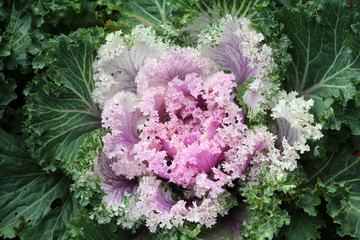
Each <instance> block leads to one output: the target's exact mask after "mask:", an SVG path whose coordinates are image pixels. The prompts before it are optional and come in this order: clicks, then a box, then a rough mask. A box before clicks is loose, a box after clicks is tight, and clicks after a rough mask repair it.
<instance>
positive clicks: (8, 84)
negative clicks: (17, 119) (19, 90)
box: [0, 73, 16, 119]
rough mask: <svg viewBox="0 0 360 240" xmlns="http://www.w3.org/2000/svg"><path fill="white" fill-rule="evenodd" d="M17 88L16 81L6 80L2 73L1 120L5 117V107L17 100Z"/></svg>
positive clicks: (0, 82)
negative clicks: (15, 91)
mask: <svg viewBox="0 0 360 240" xmlns="http://www.w3.org/2000/svg"><path fill="white" fill-rule="evenodd" d="M15 88H16V83H15V80H14V79H5V77H4V74H2V73H0V119H1V118H2V116H3V113H4V107H5V106H6V105H8V104H9V103H10V102H11V101H12V100H14V99H16V93H14V89H15Z"/></svg>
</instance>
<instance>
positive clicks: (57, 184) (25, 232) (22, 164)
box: [0, 129, 73, 240]
mask: <svg viewBox="0 0 360 240" xmlns="http://www.w3.org/2000/svg"><path fill="white" fill-rule="evenodd" d="M69 184H70V180H69V179H68V178H67V177H66V176H64V175H62V174H59V173H54V174H52V175H47V174H46V172H44V171H42V170H41V168H40V167H39V166H38V165H37V164H36V162H35V161H33V160H32V159H31V158H30V157H29V155H28V154H27V152H26V149H25V147H24V144H23V140H22V138H20V137H14V136H12V135H9V134H7V133H5V132H4V131H3V130H1V129H0V186H1V187H0V219H1V221H0V236H2V237H5V238H12V237H15V234H16V233H19V235H20V236H21V237H22V238H23V239H43V240H51V239H58V238H59V237H60V236H62V235H63V233H64V230H65V225H66V223H67V222H68V221H69V220H70V218H71V217H72V214H73V213H72V211H73V203H72V196H71V194H70V192H69Z"/></svg>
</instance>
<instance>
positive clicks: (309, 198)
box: [296, 191, 321, 216]
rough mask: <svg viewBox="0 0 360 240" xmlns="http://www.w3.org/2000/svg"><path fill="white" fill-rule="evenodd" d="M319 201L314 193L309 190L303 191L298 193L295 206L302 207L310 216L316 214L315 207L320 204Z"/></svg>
mask: <svg viewBox="0 0 360 240" xmlns="http://www.w3.org/2000/svg"><path fill="white" fill-rule="evenodd" d="M320 203H321V199H320V198H319V196H316V195H314V194H313V193H312V192H310V191H305V192H304V193H303V194H301V195H300V198H299V199H298V200H297V202H296V206H298V207H299V208H302V209H303V210H304V211H305V212H306V213H308V214H309V215H310V216H316V215H317V214H318V212H317V210H316V209H315V207H316V206H318V205H320Z"/></svg>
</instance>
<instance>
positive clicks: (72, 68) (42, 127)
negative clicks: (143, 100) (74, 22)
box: [25, 29, 104, 170]
mask: <svg viewBox="0 0 360 240" xmlns="http://www.w3.org/2000/svg"><path fill="white" fill-rule="evenodd" d="M103 37H104V34H103V31H102V30H100V29H91V30H82V31H78V32H75V33H73V34H71V35H70V36H69V37H67V36H60V37H59V38H58V39H56V40H54V41H53V42H52V43H51V45H50V48H49V49H48V50H47V52H48V56H47V59H48V62H47V65H48V70H47V71H46V72H45V73H44V74H43V75H38V78H37V79H36V81H35V82H36V84H34V85H32V86H31V87H30V88H29V89H28V90H27V91H28V94H27V95H28V96H27V110H28V115H29V119H28V122H27V128H26V129H25V130H27V131H28V132H29V133H30V135H31V138H29V139H28V144H29V145H30V146H31V148H32V151H33V156H34V157H35V158H40V162H41V163H45V166H47V167H49V168H50V169H52V170H54V169H55V166H54V165H53V163H54V160H62V161H65V162H67V161H71V160H72V159H73V158H74V157H75V155H76V153H77V151H78V149H79V147H80V145H81V143H82V142H83V140H84V138H85V137H86V136H87V135H88V133H89V132H91V131H92V130H94V129H96V128H98V127H100V113H99V110H98V108H97V106H96V105H95V104H94V102H93V101H92V99H91V97H90V93H91V92H92V90H93V88H94V82H93V72H92V62H93V61H94V57H95V54H96V52H95V50H96V49H97V47H98V45H99V43H100V42H101V40H102V39H103ZM42 60H43V59H42ZM48 78H50V80H53V81H55V82H56V83H51V82H49V79H48ZM57 85H61V87H60V88H59V87H58V86H57ZM41 89H43V91H44V92H43V91H42V90H41Z"/></svg>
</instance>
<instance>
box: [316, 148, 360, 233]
mask: <svg viewBox="0 0 360 240" xmlns="http://www.w3.org/2000/svg"><path fill="white" fill-rule="evenodd" d="M353 153H354V147H353V145H352V144H350V143H348V144H347V145H345V146H342V148H341V150H340V152H338V153H336V154H332V155H331V156H330V157H329V158H325V159H323V160H322V161H320V162H319V166H321V167H315V168H314V166H310V169H311V168H312V169H314V170H313V172H312V175H311V177H310V180H315V179H316V178H319V179H320V180H321V182H322V185H319V184H318V185H319V186H318V187H317V190H316V192H317V193H316V194H318V195H324V196H325V199H326V200H327V201H328V202H329V203H328V205H327V212H328V214H329V215H330V216H331V217H333V219H334V222H335V223H338V224H340V225H341V228H339V229H338V233H339V235H341V236H344V235H347V234H348V235H350V236H353V237H357V238H360V171H359V169H360V157H358V158H355V156H354V155H353ZM309 172H310V173H311V171H309Z"/></svg>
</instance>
